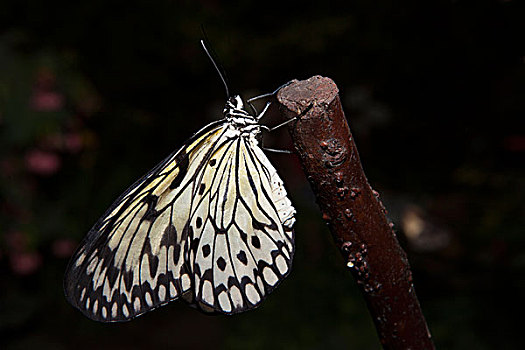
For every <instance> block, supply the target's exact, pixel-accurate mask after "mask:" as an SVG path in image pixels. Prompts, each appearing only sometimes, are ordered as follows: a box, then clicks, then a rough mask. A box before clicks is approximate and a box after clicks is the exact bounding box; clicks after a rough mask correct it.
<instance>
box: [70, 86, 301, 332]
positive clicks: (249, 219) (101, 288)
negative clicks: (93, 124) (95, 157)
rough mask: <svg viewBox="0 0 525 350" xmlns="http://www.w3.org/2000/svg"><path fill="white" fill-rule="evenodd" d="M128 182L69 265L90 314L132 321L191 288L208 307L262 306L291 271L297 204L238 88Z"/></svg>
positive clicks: (191, 297) (77, 295)
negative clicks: (213, 116) (219, 109)
mask: <svg viewBox="0 0 525 350" xmlns="http://www.w3.org/2000/svg"><path fill="white" fill-rule="evenodd" d="M223 113H224V119H222V120H219V121H217V122H214V123H211V124H209V125H208V126H206V127H205V128H203V129H202V130H200V131H199V132H197V133H196V134H195V135H194V136H193V137H192V138H191V139H190V140H188V141H187V142H186V143H185V145H184V146H183V147H182V148H181V149H180V150H179V151H177V152H174V153H173V154H171V155H170V156H168V157H167V158H166V159H165V160H164V161H162V162H161V163H160V164H158V165H157V166H156V167H155V168H153V169H152V170H151V171H150V172H148V173H147V174H146V175H145V176H143V177H142V178H141V179H139V180H138V181H137V182H136V183H135V184H133V185H132V186H131V187H130V188H128V190H126V191H125V192H124V193H123V194H122V195H121V196H120V197H119V198H118V199H117V200H116V201H115V202H114V203H113V205H112V206H111V207H110V208H109V209H108V210H107V211H106V213H105V214H104V215H103V216H102V217H101V218H100V220H99V221H98V222H97V223H96V224H95V225H94V226H93V228H92V229H91V230H90V231H89V233H88V235H87V237H86V238H85V239H84V241H83V242H82V244H81V246H80V247H79V249H78V250H77V252H76V253H75V254H74V256H73V258H72V259H71V262H70V264H69V266H68V269H67V272H66V277H65V282H64V287H65V292H66V296H67V298H68V300H69V301H70V302H71V303H72V304H73V305H74V306H75V307H77V308H78V309H79V310H81V311H82V312H83V313H84V314H85V315H86V316H88V317H90V318H92V319H95V320H98V321H103V322H114V321H126V320H129V319H132V318H134V317H136V316H138V315H141V314H143V313H145V312H147V311H149V310H151V309H154V308H156V307H158V306H161V305H164V304H166V303H167V302H169V301H171V300H175V299H178V298H179V297H183V298H184V299H185V300H186V301H188V302H189V303H190V304H192V305H194V306H196V307H198V308H200V309H201V310H203V311H206V312H216V313H224V314H234V313H238V312H242V311H245V310H249V309H252V308H255V307H257V306H258V305H259V304H260V303H261V301H262V300H263V299H264V298H265V297H266V296H267V295H268V294H269V293H270V292H271V291H272V290H273V289H274V288H275V287H276V286H277V285H278V284H279V283H280V282H281V281H282V279H283V278H284V277H286V276H287V275H288V273H289V271H290V267H291V261H292V257H293V252H294V234H293V229H292V227H293V224H294V222H295V218H294V214H295V209H294V208H293V206H292V205H291V202H290V200H289V199H288V198H287V195H286V190H285V189H284V187H283V184H282V181H281V179H280V178H279V176H278V175H277V172H276V170H275V168H274V167H273V166H272V165H271V163H270V162H269V160H268V158H267V157H266V156H265V154H264V153H263V151H262V149H261V148H260V147H259V145H258V141H257V135H258V134H259V133H260V129H261V126H260V125H259V119H260V116H261V115H259V116H252V115H250V114H249V113H248V112H247V111H246V110H245V108H244V104H243V101H242V99H241V98H240V97H239V96H234V97H231V98H230V99H229V100H228V101H227V103H226V106H225V109H224V112H223Z"/></svg>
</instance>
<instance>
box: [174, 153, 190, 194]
mask: <svg viewBox="0 0 525 350" xmlns="http://www.w3.org/2000/svg"><path fill="white" fill-rule="evenodd" d="M175 162H176V163H177V168H178V170H179V171H178V173H177V175H176V176H175V178H174V179H173V181H172V182H171V184H170V189H174V188H177V187H179V185H180V184H181V182H182V180H183V179H184V176H186V173H187V172H188V167H189V165H190V158H189V156H188V154H187V153H186V151H185V150H184V148H183V149H181V150H180V151H179V153H177V155H176V156H175Z"/></svg>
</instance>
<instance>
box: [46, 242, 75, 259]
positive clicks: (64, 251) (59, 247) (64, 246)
mask: <svg viewBox="0 0 525 350" xmlns="http://www.w3.org/2000/svg"><path fill="white" fill-rule="evenodd" d="M76 246H77V242H75V241H73V240H72V239H68V238H62V239H57V240H56V241H54V242H53V245H52V247H51V249H52V250H53V254H54V255H55V256H56V257H57V258H69V257H70V256H71V255H73V252H74V251H75V248H76Z"/></svg>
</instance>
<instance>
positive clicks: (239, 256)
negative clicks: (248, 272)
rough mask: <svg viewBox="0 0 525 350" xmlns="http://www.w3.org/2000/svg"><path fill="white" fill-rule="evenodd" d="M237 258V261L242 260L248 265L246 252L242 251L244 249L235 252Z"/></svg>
mask: <svg viewBox="0 0 525 350" xmlns="http://www.w3.org/2000/svg"><path fill="white" fill-rule="evenodd" d="M237 259H239V261H240V262H242V263H243V264H244V265H245V266H246V265H248V258H247V257H246V253H245V252H244V250H241V251H240V252H239V253H238V254H237Z"/></svg>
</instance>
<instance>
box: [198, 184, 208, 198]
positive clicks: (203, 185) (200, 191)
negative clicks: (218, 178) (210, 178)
mask: <svg viewBox="0 0 525 350" xmlns="http://www.w3.org/2000/svg"><path fill="white" fill-rule="evenodd" d="M205 189H206V184H204V183H201V185H200V186H199V195H201V196H202V194H203V193H204V190H205Z"/></svg>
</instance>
